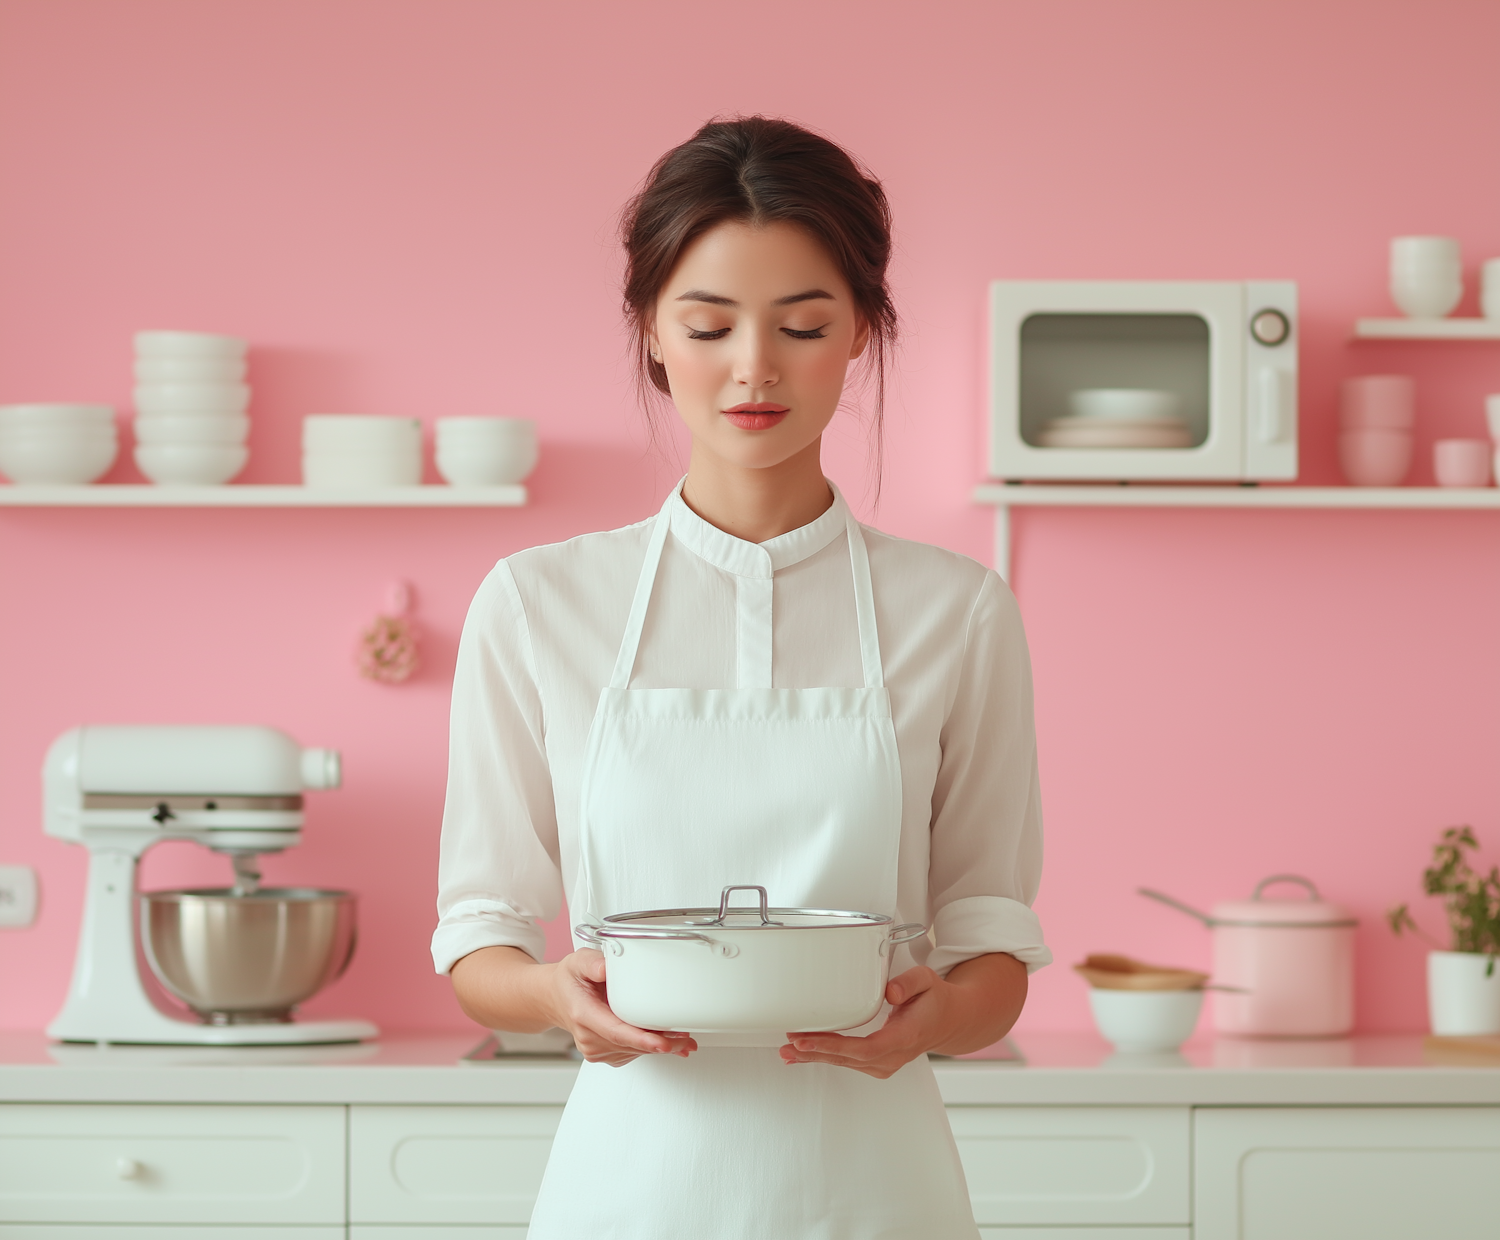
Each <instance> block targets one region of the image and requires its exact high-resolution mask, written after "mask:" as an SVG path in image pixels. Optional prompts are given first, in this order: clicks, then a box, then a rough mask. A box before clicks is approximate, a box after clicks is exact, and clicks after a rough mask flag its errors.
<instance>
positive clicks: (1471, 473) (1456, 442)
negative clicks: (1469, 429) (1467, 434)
mask: <svg viewBox="0 0 1500 1240" xmlns="http://www.w3.org/2000/svg"><path fill="white" fill-rule="evenodd" d="M1494 451H1495V449H1494V447H1493V445H1492V444H1491V443H1490V442H1489V440H1487V439H1439V440H1438V441H1437V443H1435V444H1433V445H1432V472H1433V473H1435V474H1436V475H1437V484H1438V486H1440V487H1487V486H1489V485H1490V457H1491V456H1493V455H1494Z"/></svg>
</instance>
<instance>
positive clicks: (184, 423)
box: [134, 414, 250, 444]
mask: <svg viewBox="0 0 1500 1240" xmlns="http://www.w3.org/2000/svg"><path fill="white" fill-rule="evenodd" d="M134 427H135V439H136V442H137V443H153V444H155V443H179V444H199V443H222V444H241V443H244V442H245V440H246V438H247V437H248V436H249V434H250V419H249V418H247V417H245V416H244V415H243V414H240V415H238V416H231V417H215V418H196V417H193V416H191V415H176V414H169V415H151V416H148V415H145V414H142V415H141V416H139V417H137V418H136V420H135V423H134Z"/></svg>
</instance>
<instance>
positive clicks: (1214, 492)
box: [973, 483, 1500, 581]
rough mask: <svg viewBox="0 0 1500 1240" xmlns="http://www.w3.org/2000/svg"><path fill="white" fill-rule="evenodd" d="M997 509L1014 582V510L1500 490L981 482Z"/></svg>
mask: <svg viewBox="0 0 1500 1240" xmlns="http://www.w3.org/2000/svg"><path fill="white" fill-rule="evenodd" d="M973 499H974V502H975V503H976V504H982V505H984V506H986V507H992V508H994V510H995V553H994V554H995V571H996V572H998V573H999V574H1000V576H1001V577H1003V578H1004V579H1005V580H1007V581H1009V580H1010V510H1011V509H1012V508H1283V509H1304V510H1305V509H1311V508H1324V509H1330V508H1340V509H1366V510H1369V509H1397V508H1401V509H1407V510H1412V509H1426V510H1428V511H1442V510H1446V511H1450V512H1451V511H1455V510H1460V509H1469V510H1474V509H1488V510H1490V511H1500V487H1295V486H1291V487H1289V486H1270V487H1262V486H1209V487H1195V486H1138V485H1130V486H1099V485H1097V484H1096V485H1090V486H1054V485H1045V484H1039V485H1020V486H1006V485H1004V484H996V483H983V484H981V485H980V486H977V487H975V488H974V494H973Z"/></svg>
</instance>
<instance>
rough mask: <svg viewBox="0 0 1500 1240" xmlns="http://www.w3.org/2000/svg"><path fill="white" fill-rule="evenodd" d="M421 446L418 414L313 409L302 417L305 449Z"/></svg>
mask: <svg viewBox="0 0 1500 1240" xmlns="http://www.w3.org/2000/svg"><path fill="white" fill-rule="evenodd" d="M413 449H414V450H415V451H416V452H418V453H420V452H421V450H422V423H421V422H420V421H418V420H417V419H416V418H395V417H385V416H381V415H377V414H364V413H314V414H309V415H308V416H307V417H305V418H303V419H302V450H303V451H304V452H330V453H335V452H336V453H339V454H343V453H346V452H387V451H396V452H409V451H412V450H413Z"/></svg>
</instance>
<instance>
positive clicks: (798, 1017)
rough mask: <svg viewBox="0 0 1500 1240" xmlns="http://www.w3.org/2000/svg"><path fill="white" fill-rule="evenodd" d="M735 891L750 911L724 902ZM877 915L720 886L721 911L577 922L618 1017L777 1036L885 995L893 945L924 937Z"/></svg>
mask: <svg viewBox="0 0 1500 1240" xmlns="http://www.w3.org/2000/svg"><path fill="white" fill-rule="evenodd" d="M735 891H754V892H757V893H758V894H759V897H760V906H759V908H758V909H731V908H730V907H729V897H730V893H731V892H735ZM893 920H894V919H893V918H891V917H887V916H883V915H881V914H879V913H848V912H833V911H829V910H826V909H808V908H768V907H767V901H766V889H765V888H764V887H754V886H732V887H725V888H724V891H723V894H722V895H721V896H720V899H719V907H718V908H717V909H713V908H679V909H655V910H652V911H650V912H640V913H616V914H614V915H613V916H610V917H606V918H604V921H603V923H602V924H601V925H588V926H576V927H574V933H575V934H576V935H577V936H578V937H579V938H580V939H582V940H583V941H584V942H586V943H589V944H591V945H593V946H595V947H597V948H598V949H599V950H600V951H601V952H603V953H604V972H605V989H606V991H607V993H608V996H609V1006H610V1008H611V1009H612V1010H613V1011H614V1013H615V1015H616V1016H618V1017H619V1018H620V1019H621V1020H623V1021H626V1022H628V1023H629V1024H632V1025H636V1026H638V1027H640V1028H642V1029H664V1030H674V1031H680V1032H683V1033H733V1034H759V1035H766V1034H774V1035H775V1036H777V1037H784V1036H785V1035H786V1034H788V1033H793V1032H797V1033H801V1032H808V1033H811V1032H817V1031H820V1030H822V1031H827V1030H835V1029H853V1028H855V1027H856V1026H858V1025H863V1024H865V1023H866V1022H867V1021H869V1020H871V1019H873V1018H874V1016H875V1014H876V1013H877V1012H879V1011H880V1005H881V1003H882V1002H883V1000H884V997H885V985H886V982H887V980H888V979H889V977H890V969H891V956H892V954H893V953H892V949H893V948H894V946H895V945H896V944H898V943H906V942H909V941H911V940H912V939H915V938H918V937H920V936H921V935H923V934H925V933H926V927H925V926H921V925H918V924H916V923H910V924H907V925H902V926H892V925H891V922H892V921H893Z"/></svg>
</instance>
